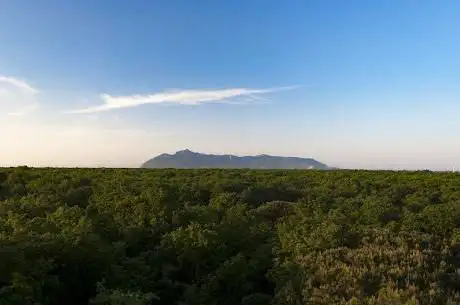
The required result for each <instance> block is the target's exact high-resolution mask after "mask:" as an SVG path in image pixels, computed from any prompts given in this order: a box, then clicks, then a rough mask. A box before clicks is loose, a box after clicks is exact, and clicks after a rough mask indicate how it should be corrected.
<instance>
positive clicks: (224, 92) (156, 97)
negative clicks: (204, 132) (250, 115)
mask: <svg viewBox="0 0 460 305" xmlns="http://www.w3.org/2000/svg"><path fill="white" fill-rule="evenodd" d="M294 88H296V87H295V86H291V87H280V88H268V89H250V88H230V89H203V90H174V91H165V92H158V93H153V94H147V95H129V96H111V95H108V94H102V95H101V99H102V100H103V102H104V103H103V104H102V105H97V106H91V107H88V108H83V109H76V110H70V111H67V113H73V114H85V113H86V114H87V113H95V112H102V111H109V110H113V109H120V108H130V107H136V106H140V105H145V104H179V105H200V104H204V103H229V104H230V103H232V99H234V98H241V97H246V98H248V99H249V100H262V99H263V98H262V97H260V95H262V94H266V93H271V92H275V91H282V90H290V89H294Z"/></svg>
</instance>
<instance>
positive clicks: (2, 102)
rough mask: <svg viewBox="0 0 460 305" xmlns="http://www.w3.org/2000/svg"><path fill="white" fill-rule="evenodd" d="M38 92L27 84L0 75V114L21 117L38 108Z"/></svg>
mask: <svg viewBox="0 0 460 305" xmlns="http://www.w3.org/2000/svg"><path fill="white" fill-rule="evenodd" d="M38 93H39V91H38V90H37V89H35V88H34V87H32V86H31V85H29V84H28V83H27V82H25V81H23V80H21V79H17V78H14V77H8V76H1V75H0V112H1V113H4V114H6V115H9V116H22V115H25V114H27V113H29V112H31V111H33V110H35V109H36V108H37V107H38V101H37V98H36V96H37V94H38Z"/></svg>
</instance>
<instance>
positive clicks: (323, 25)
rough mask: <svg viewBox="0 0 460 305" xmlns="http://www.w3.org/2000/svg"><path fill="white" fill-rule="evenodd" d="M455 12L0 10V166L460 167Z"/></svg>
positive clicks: (310, 7)
mask: <svg viewBox="0 0 460 305" xmlns="http://www.w3.org/2000/svg"><path fill="white" fill-rule="evenodd" d="M458 16H460V2H458V1H454V0H440V1H428V0H426V1H423V0H420V1H416V0H388V1H378V2H377V1H365V0H350V1H339V0H335V1H332V0H325V1H320V0H317V1H316V0H315V1H295V0H286V1H275V0H252V1H244V0H233V1H213V0H200V1H188V0H171V1H150V0H142V1H141V0H131V1H127V0H123V1H122V0H111V1H92V0H80V1H68V0H43V1H33V0H0V141H1V142H0V143H2V145H1V150H0V166H12V165H29V166H71V167H73V166H82V167H93V166H107V167H112V166H113V167H136V166H139V165H140V164H141V163H142V162H144V161H145V160H147V159H149V158H151V157H153V156H155V155H157V154H161V153H164V152H167V153H171V152H174V151H177V150H181V149H185V148H188V149H191V150H193V151H199V152H204V153H217V154H218V153H231V154H236V155H251V154H262V153H263V154H271V155H283V156H301V157H302V156H303V157H313V158H315V159H316V160H318V161H321V162H324V163H326V164H328V165H331V166H337V167H342V168H370V169H375V168H382V169H394V168H400V169H425V168H429V169H435V170H437V169H453V168H457V169H459V168H460V141H459V140H460V56H459V54H460V18H458Z"/></svg>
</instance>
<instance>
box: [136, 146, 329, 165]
mask: <svg viewBox="0 0 460 305" xmlns="http://www.w3.org/2000/svg"><path fill="white" fill-rule="evenodd" d="M141 167H142V168H252V169H322V170H325V169H331V168H329V167H328V166H327V165H326V164H323V163H321V162H318V161H316V160H315V159H311V158H297V157H278V156H269V155H257V156H244V157H239V156H233V155H210V154H202V153H197V152H193V151H190V150H188V149H186V150H181V151H178V152H176V153H175V154H172V155H171V154H162V155H159V156H157V157H155V158H153V159H150V160H148V161H147V162H145V163H144V164H142V166H141Z"/></svg>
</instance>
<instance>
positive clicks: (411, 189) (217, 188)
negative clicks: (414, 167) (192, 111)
mask: <svg viewBox="0 0 460 305" xmlns="http://www.w3.org/2000/svg"><path fill="white" fill-rule="evenodd" d="M6 304H18V305H19V304H21V305H27V304H30V305H32V304H34V305H51V304H70V305H83V304H85V305H86V304H119V305H121V304H129V305H134V304H137V305H145V304H177V305H179V304H183V305H185V304H187V305H206V304H209V305H211V304H216V305H217V304H221V305H234V304H235V305H236V304H243V305H264V304H287V305H289V304H292V305H300V304H324V305H326V304H327V305H329V304H374V305H377V304H380V305H383V304H450V305H453V304H460V175H458V174H455V173H432V172H392V171H386V172H376V171H326V172H324V171H282V170H275V171H274V170H271V171H254V170H173V169H162V170H142V169H52V168H49V169H31V168H25V167H20V168H11V169H0V305H6Z"/></svg>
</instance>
